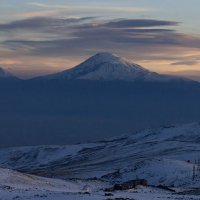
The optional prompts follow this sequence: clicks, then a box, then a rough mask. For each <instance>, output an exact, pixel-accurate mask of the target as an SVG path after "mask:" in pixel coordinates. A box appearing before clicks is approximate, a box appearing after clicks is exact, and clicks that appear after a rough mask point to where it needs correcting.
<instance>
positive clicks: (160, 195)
mask: <svg viewBox="0 0 200 200" xmlns="http://www.w3.org/2000/svg"><path fill="white" fill-rule="evenodd" d="M106 186H108V183H106V182H101V181H97V180H96V181H95V180H93V181H92V180H90V181H89V180H82V181H80V180H79V181H78V180H76V181H75V180H74V181H64V180H58V179H50V178H42V177H38V176H33V175H28V174H22V173H19V172H16V171H13V170H7V169H2V168H0V199H1V200H14V199H18V200H27V199H30V200H31V199H34V200H41V199H46V200H52V199H55V200H72V199H76V200H102V199H105V200H106V199H107V200H108V199H109V200H111V199H113V200H114V199H121V200H125V199H126V200H133V199H134V200H136V199H137V200H147V199H148V200H149V199H155V200H156V199H162V200H167V199H172V200H175V199H176V200H181V199H187V200H198V199H199V197H198V196H197V195H196V196H195V195H193V196H189V195H184V194H178V193H176V192H170V191H165V190H163V189H159V188H153V187H141V186H138V187H137V188H136V189H132V190H127V191H118V192H112V193H105V192H104V191H103V190H104V188H105V187H106ZM106 194H109V195H112V196H110V197H108V196H106Z"/></svg>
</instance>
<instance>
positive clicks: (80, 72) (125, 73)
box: [42, 52, 186, 82]
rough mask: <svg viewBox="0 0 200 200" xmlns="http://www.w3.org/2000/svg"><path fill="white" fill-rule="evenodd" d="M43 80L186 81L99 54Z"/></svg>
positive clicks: (110, 55) (112, 56) (114, 57)
mask: <svg viewBox="0 0 200 200" xmlns="http://www.w3.org/2000/svg"><path fill="white" fill-rule="evenodd" d="M42 78H43V79H50V80H51V79H67V80H101V81H113V80H124V81H161V82H168V81H180V80H182V81H183V80H185V81H186V79H183V78H178V77H175V76H168V75H160V74H158V73H155V72H150V71H149V70H147V69H145V68H143V67H141V66H140V65H137V64H134V63H133V64H132V63H130V62H128V61H126V60H125V59H122V58H120V57H118V56H116V55H114V54H111V53H105V52H104V53H98V54H96V55H94V56H92V57H90V58H89V59H87V60H86V61H85V62H83V63H81V64H80V65H78V66H76V67H74V68H72V69H68V70H65V71H63V72H59V73H56V74H52V75H48V76H44V77H42Z"/></svg>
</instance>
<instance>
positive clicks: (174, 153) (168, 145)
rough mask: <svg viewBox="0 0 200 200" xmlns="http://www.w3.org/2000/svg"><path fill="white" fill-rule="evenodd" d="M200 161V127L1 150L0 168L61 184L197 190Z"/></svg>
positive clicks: (167, 128) (150, 131)
mask: <svg viewBox="0 0 200 200" xmlns="http://www.w3.org/2000/svg"><path fill="white" fill-rule="evenodd" d="M199 157H200V123H191V124H186V125H180V126H168V127H160V128H158V129H156V130H144V131H141V132H138V133H135V134H133V135H131V136H124V137H121V138H113V139H110V140H104V141H100V142H97V143H91V144H77V145H72V146H40V147H38V146H36V147H18V148H3V149H0V166H1V167H4V168H10V169H15V170H19V171H21V172H26V173H31V174H36V175H41V176H46V177H56V178H62V179H69V178H78V179H85V178H95V177H96V178H99V179H101V180H106V181H112V182H121V181H128V180H133V179H136V178H144V179H147V180H148V183H149V184H151V185H159V184H166V185H172V184H174V185H175V186H176V187H194V186H199V185H200V182H199V181H198V179H197V178H196V179H195V180H194V181H193V180H192V173H193V167H194V161H195V160H197V159H198V158H199Z"/></svg>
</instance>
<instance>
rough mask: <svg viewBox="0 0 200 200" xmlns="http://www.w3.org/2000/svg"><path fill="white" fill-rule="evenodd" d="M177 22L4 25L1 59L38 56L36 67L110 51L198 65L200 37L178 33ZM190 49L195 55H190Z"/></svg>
mask: <svg viewBox="0 0 200 200" xmlns="http://www.w3.org/2000/svg"><path fill="white" fill-rule="evenodd" d="M178 25H179V23H178V22H174V21H164V20H155V19H113V20H112V19H111V20H104V19H102V18H98V17H84V18H55V17H54V18H53V17H34V18H27V19H23V20H17V21H13V22H10V23H4V24H0V57H1V58H2V59H5V58H7V60H9V59H12V57H15V59H16V58H18V60H19V58H22V57H23V60H26V59H24V57H28V58H29V59H30V58H33V57H37V59H31V62H32V63H33V62H34V64H32V66H34V67H35V66H36V65H37V64H36V63H37V61H38V60H40V63H38V64H39V65H41V63H42V61H41V59H42V58H45V59H48V58H51V59H53V58H54V59H57V58H62V59H61V60H62V61H63V60H64V59H69V60H70V59H71V60H72V57H74V56H77V57H79V58H83V59H84V58H86V57H88V56H90V55H92V54H94V53H96V52H98V51H110V52H113V53H117V54H119V55H122V56H126V57H128V58H133V57H134V58H135V60H136V61H137V62H139V63H140V62H146V63H147V64H148V62H149V61H150V62H149V63H151V61H159V62H161V61H163V60H166V61H167V62H168V63H169V65H168V66H171V67H173V66H174V67H175V66H178V65H185V66H193V65H196V64H197V62H195V59H196V57H197V56H198V55H197V54H196V53H195V52H198V51H199V48H200V38H199V37H197V36H193V35H190V34H185V33H180V32H178V31H176V27H177V26H178ZM5 32H6V34H5ZM188 52H189V53H190V52H192V53H191V55H193V54H194V56H193V57H187V54H188V55H189V53H188ZM193 52H194V53H193ZM184 56H186V58H184ZM76 60H79V61H80V59H77V58H76ZM26 61H27V60H26ZM45 62H46V63H49V62H47V61H46V60H45ZM68 63H72V62H68ZM73 63H74V62H73ZM54 64H55V63H54ZM59 64H60V63H59ZM23 65H24V66H25V65H26V64H23ZM63 66H64V65H63ZM70 66H71V65H70ZM155 66H156V64H155ZM163 66H164V64H163ZM165 66H166V65H165ZM159 67H160V66H159ZM178 67H179V66H178Z"/></svg>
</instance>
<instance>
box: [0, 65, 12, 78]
mask: <svg viewBox="0 0 200 200" xmlns="http://www.w3.org/2000/svg"><path fill="white" fill-rule="evenodd" d="M0 78H3V79H4V78H14V76H13V75H12V74H11V73H10V72H8V71H7V70H5V69H4V68H2V67H0Z"/></svg>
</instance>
